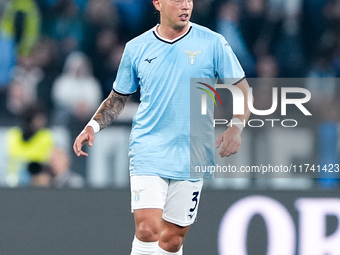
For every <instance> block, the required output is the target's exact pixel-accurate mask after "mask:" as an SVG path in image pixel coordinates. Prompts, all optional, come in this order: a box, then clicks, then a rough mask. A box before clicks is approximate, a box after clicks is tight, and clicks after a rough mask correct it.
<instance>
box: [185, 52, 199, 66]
mask: <svg viewBox="0 0 340 255" xmlns="http://www.w3.org/2000/svg"><path fill="white" fill-rule="evenodd" d="M184 52H185V53H187V54H189V63H190V65H194V64H195V63H196V55H198V54H200V53H202V51H196V52H191V51H186V50H185V51H184Z"/></svg>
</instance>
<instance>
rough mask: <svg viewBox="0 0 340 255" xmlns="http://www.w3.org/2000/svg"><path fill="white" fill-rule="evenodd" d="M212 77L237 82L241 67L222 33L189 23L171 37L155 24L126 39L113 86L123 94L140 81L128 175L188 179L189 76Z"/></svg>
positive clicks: (136, 86) (134, 89)
mask: <svg viewBox="0 0 340 255" xmlns="http://www.w3.org/2000/svg"><path fill="white" fill-rule="evenodd" d="M217 77H219V78H234V79H235V82H236V83H237V82H238V81H239V80H241V79H242V78H243V77H244V72H243V70H242V68H241V66H240V64H239V62H238V60H237V58H236V57H235V55H234V53H233V52H232V50H231V48H230V46H229V44H228V43H227V41H226V40H225V39H224V38H223V36H221V35H219V34H217V33H215V32H212V31H211V30H209V29H207V28H205V27H202V26H199V25H196V24H191V27H190V29H189V30H188V32H187V33H185V34H184V35H182V36H181V37H179V38H177V39H175V40H172V41H169V40H166V39H164V38H162V37H161V36H160V35H159V34H158V33H157V31H156V27H155V28H153V29H151V30H149V31H147V32H145V33H144V34H142V35H140V36H138V37H137V38H135V39H133V40H131V41H130V42H128V43H127V44H126V47H125V51H124V54H123V57H122V60H121V63H120V67H119V70H118V74H117V78H116V81H115V82H114V84H113V90H114V91H115V92H117V93H120V94H124V95H128V94H132V93H134V92H135V91H136V90H137V88H138V87H140V94H141V98H140V100H141V103H140V105H139V107H138V111H137V113H136V115H135V116H134V119H133V127H132V131H131V136H130V152H129V157H130V173H131V175H159V176H161V177H163V178H170V179H176V180H188V179H191V178H190V78H217ZM212 155H213V152H212ZM212 160H213V159H212Z"/></svg>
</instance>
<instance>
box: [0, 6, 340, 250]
mask: <svg viewBox="0 0 340 255" xmlns="http://www.w3.org/2000/svg"><path fill="white" fill-rule="evenodd" d="M194 5H195V7H194V14H193V17H192V21H193V22H196V23H198V24H202V25H205V26H207V27H209V28H211V29H213V30H215V31H217V32H219V33H221V34H223V35H224V36H225V37H226V39H227V40H228V42H229V43H230V45H231V47H232V48H233V50H234V52H235V54H236V55H237V57H238V58H239V60H240V62H241V64H242V66H243V68H244V69H245V72H246V75H247V77H248V78H249V80H250V85H251V86H252V87H253V88H254V95H255V106H256V108H258V109H268V108H269V107H270V105H271V92H272V87H273V86H274V85H275V84H274V83H270V84H266V83H265V82H263V83H258V82H257V81H259V80H261V79H262V81H263V80H265V79H267V78H275V79H277V80H281V79H285V82H287V83H289V84H291V83H290V81H291V80H289V79H294V81H298V84H299V86H300V87H305V88H306V89H308V90H309V91H310V92H311V93H312V100H311V101H310V102H309V103H308V105H307V107H308V109H309V110H310V111H311V112H312V113H313V116H312V117H310V118H302V117H301V115H299V113H298V112H293V117H295V118H296V119H299V126H298V127H296V128H294V129H289V128H288V129H287V128H280V127H277V128H268V127H266V128H261V129H251V128H248V129H245V131H244V132H243V146H242V149H241V151H240V153H239V154H238V155H236V156H233V157H232V158H230V159H227V160H226V161H224V160H219V161H218V163H220V165H222V164H235V165H242V164H243V165H249V166H250V165H259V164H261V163H263V162H264V163H271V164H286V165H289V164H297V165H300V164H305V163H307V164H321V165H322V164H339V116H340V100H339V98H340V86H339V80H338V77H339V75H340V1H338V0H229V1H226V0H196V1H195V2H194ZM157 22H158V17H157V14H155V12H154V9H153V6H152V4H151V1H150V0H0V186H1V189H0V201H1V204H2V209H1V210H0V215H1V216H0V250H1V251H3V252H1V253H2V254H6V255H12V254H13V255H19V254H35V255H37V254H38V255H39V254H49V255H50V254H82V255H83V254H128V253H129V250H130V243H131V241H132V235H133V217H132V214H130V213H129V211H130V209H129V193H128V184H129V179H128V158H127V153H128V136H129V131H130V126H131V119H132V116H133V114H134V112H135V111H136V107H137V105H138V93H137V94H136V95H134V96H132V97H131V100H130V101H129V102H128V104H127V107H126V109H125V110H124V112H123V114H122V116H121V117H120V118H119V120H118V121H117V122H115V123H114V124H113V125H111V126H110V127H109V128H107V129H105V130H103V131H101V133H100V134H98V135H97V136H96V142H95V145H94V146H93V147H92V148H91V149H87V150H88V152H89V153H90V156H89V157H88V158H86V159H85V158H77V157H75V155H74V153H73V151H72V145H73V140H74V138H75V137H76V135H77V134H78V133H79V132H80V131H81V129H82V128H83V127H84V125H85V124H86V123H87V122H88V120H89V118H90V117H91V116H92V114H93V113H94V111H95V110H96V109H97V107H98V105H99V104H100V102H101V101H102V100H103V99H104V98H105V97H106V96H107V95H108V94H109V92H110V90H111V88H112V82H113V81H114V79H115V75H116V72H117V68H118V65H119V61H120V58H121V55H122V52H123V49H124V45H125V43H126V42H127V41H128V40H130V39H132V38H133V37H135V36H137V35H138V34H140V33H142V32H144V31H145V30H147V29H150V28H152V27H153V26H154V25H155V24H156V23H157ZM253 78H254V79H253ZM285 86H287V85H285ZM292 86H293V85H292ZM295 110H296V109H295ZM274 117H275V115H274ZM276 117H277V116H276ZM217 132H220V130H218V129H217ZM55 147H57V149H56V148H55ZM274 177H278V176H274ZM296 177H299V178H296ZM301 177H303V178H301ZM323 177H324V176H322V175H318V174H313V173H311V172H310V173H306V174H304V175H303V176H301V175H300V176H297V175H292V176H290V178H254V176H252V175H251V174H250V175H249V176H247V178H238V179H235V178H233V179H228V178H217V179H214V180H209V181H207V182H206V185H205V193H204V194H203V195H202V203H201V208H200V215H199V220H198V222H197V223H196V224H195V225H194V226H193V228H192V231H191V233H190V235H189V236H188V238H187V243H186V245H185V252H186V254H199V255H200V254H202V255H210V254H223V255H224V254H231V255H243V254H250V255H252V254H254V255H257V254H258V255H263V254H269V255H277V254H279V255H290V254H299V255H314V254H315V255H326V254H328V255H333V254H340V248H339V247H340V245H339V244H340V204H339V203H340V202H339V201H340V200H339V197H340V193H339V190H340V189H339V179H338V178H340V174H339V173H334V175H332V176H331V177H332V178H323ZM38 187H39V188H38ZM41 187H44V188H41ZM59 188H66V189H59ZM67 188H72V189H67ZM73 188H74V189H73ZM244 201H245V204H244V203H243V202H244ZM256 204H257V205H260V206H258V207H256V206H255V205H256ZM244 211H246V212H249V214H248V215H245V214H244V213H242V212H244ZM223 215H225V216H223ZM235 215H239V217H236V216H235ZM275 215H279V216H277V217H275ZM280 217H281V218H280ZM225 222H227V223H229V222H234V223H235V224H234V225H232V224H230V225H231V226H230V229H228V227H227V226H228V224H227V225H224V223H225ZM237 224H239V225H237ZM230 231H234V232H233V233H234V235H230V233H229V232H230ZM280 231H281V232H280ZM279 233H280V234H281V235H282V236H283V237H279V236H280V234H279ZM312 233H315V234H314V235H313V234H312ZM224 244H225V245H224ZM224 246H226V247H227V248H225V247H224ZM228 247H231V248H230V249H231V250H228ZM266 251H267V253H266Z"/></svg>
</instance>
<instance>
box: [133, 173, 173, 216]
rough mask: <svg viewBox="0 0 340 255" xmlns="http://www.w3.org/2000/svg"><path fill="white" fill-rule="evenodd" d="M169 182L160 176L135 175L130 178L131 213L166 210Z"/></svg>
mask: <svg viewBox="0 0 340 255" xmlns="http://www.w3.org/2000/svg"><path fill="white" fill-rule="evenodd" d="M168 184H169V182H168V181H167V180H165V179H163V178H161V177H159V176H148V175H147V176H145V175H134V176H131V178H130V189H131V211H132V212H133V211H135V210H138V209H161V210H163V209H164V204H165V200H166V197H167V192H168Z"/></svg>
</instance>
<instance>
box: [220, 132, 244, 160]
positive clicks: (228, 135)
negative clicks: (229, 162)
mask: <svg viewBox="0 0 340 255" xmlns="http://www.w3.org/2000/svg"><path fill="white" fill-rule="evenodd" d="M221 144H222V147H221V149H220V153H219V154H220V156H221V158H223V157H229V156H231V155H233V154H235V153H237V152H238V151H239V149H240V147H241V130H240V129H239V128H238V127H236V126H233V127H229V128H228V129H227V130H226V131H224V132H223V133H222V134H221V135H220V136H219V137H218V139H217V141H216V148H219V147H220V145H221Z"/></svg>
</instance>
